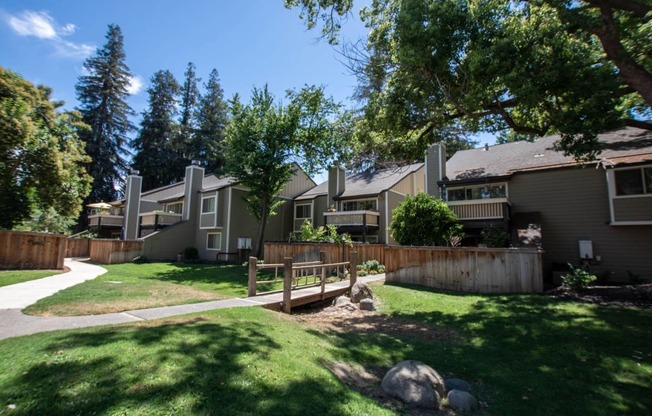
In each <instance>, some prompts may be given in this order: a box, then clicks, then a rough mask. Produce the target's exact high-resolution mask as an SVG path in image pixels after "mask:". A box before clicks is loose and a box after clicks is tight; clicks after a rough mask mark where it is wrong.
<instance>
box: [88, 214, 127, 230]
mask: <svg viewBox="0 0 652 416" xmlns="http://www.w3.org/2000/svg"><path fill="white" fill-rule="evenodd" d="M88 225H89V226H90V227H91V228H107V227H117V228H120V227H122V226H123V225H124V216H122V215H112V214H94V215H89V216H88Z"/></svg>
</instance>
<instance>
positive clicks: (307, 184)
mask: <svg viewBox="0 0 652 416" xmlns="http://www.w3.org/2000/svg"><path fill="white" fill-rule="evenodd" d="M315 186H316V184H315V182H314V181H313V180H312V179H310V177H309V176H308V175H306V173H305V172H304V171H303V170H302V169H300V168H299V169H297V171H296V172H295V174H294V176H292V179H291V180H290V182H288V183H287V185H285V187H284V188H283V189H282V190H281V194H280V195H281V196H284V197H287V198H294V197H296V196H298V195H301V194H302V193H304V192H306V191H308V190H310V189H312V188H314V187H315Z"/></svg>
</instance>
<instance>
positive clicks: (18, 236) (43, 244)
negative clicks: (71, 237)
mask: <svg viewBox="0 0 652 416" xmlns="http://www.w3.org/2000/svg"><path fill="white" fill-rule="evenodd" d="M67 240H68V237H66V236H64V235H59V234H41V233H30V232H22V231H0V269H51V270H62V269H63V258H64V256H65V252H66V247H67Z"/></svg>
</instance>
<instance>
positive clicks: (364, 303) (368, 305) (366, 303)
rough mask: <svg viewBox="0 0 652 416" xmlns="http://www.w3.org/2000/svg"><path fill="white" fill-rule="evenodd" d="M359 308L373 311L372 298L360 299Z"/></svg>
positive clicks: (374, 308) (374, 306)
mask: <svg viewBox="0 0 652 416" xmlns="http://www.w3.org/2000/svg"><path fill="white" fill-rule="evenodd" d="M360 310H361V311H375V310H376V305H374V300H373V299H362V300H361V301H360Z"/></svg>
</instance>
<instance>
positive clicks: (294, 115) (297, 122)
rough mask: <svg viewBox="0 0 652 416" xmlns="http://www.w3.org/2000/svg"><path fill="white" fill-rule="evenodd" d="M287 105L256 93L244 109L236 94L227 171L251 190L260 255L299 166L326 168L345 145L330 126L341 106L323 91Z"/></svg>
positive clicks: (299, 95)
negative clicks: (269, 226) (268, 228)
mask: <svg viewBox="0 0 652 416" xmlns="http://www.w3.org/2000/svg"><path fill="white" fill-rule="evenodd" d="M288 98H289V100H290V103H289V104H288V105H287V106H283V105H282V104H276V103H275V102H274V97H273V96H272V95H271V94H270V93H269V91H268V90H267V86H265V88H263V89H257V88H254V89H253V92H252V97H251V102H250V103H249V104H247V105H244V104H242V103H241V102H240V99H239V97H238V96H237V95H236V96H235V97H234V98H233V101H232V103H231V114H232V119H231V122H230V123H229V125H228V126H227V129H226V140H227V141H226V148H225V149H226V171H227V173H228V174H230V175H232V176H233V177H235V178H236V179H237V180H238V182H240V183H241V184H242V185H244V186H246V187H247V188H249V194H248V197H247V204H248V206H249V209H250V211H251V213H252V214H253V215H254V216H255V218H256V219H257V220H258V222H259V229H258V243H257V244H256V256H257V257H260V253H261V250H262V247H263V240H264V234H265V227H266V225H267V221H268V219H269V217H270V216H271V215H274V214H275V213H276V209H277V208H278V207H279V206H280V205H281V204H283V201H282V200H280V199H279V198H278V195H279V193H280V192H281V190H282V189H283V187H284V186H285V184H286V183H288V181H289V180H290V179H291V177H292V175H293V174H294V172H295V171H296V169H297V168H296V165H295V163H297V164H299V165H300V166H301V167H302V168H303V169H304V170H305V171H306V172H307V173H308V174H311V173H314V172H316V171H318V170H320V169H323V168H325V167H327V166H328V165H329V164H330V162H331V161H332V160H333V158H334V157H335V155H336V154H337V152H338V149H339V148H341V147H342V145H343V143H342V142H343V139H342V138H341V137H339V135H338V134H337V128H336V126H335V125H334V123H333V122H332V120H334V119H336V117H337V115H338V112H339V110H340V106H339V104H336V103H335V102H333V100H332V98H327V97H325V96H324V92H323V90H322V89H321V88H317V87H305V88H303V89H302V90H300V91H298V92H296V91H294V92H291V93H289V94H288Z"/></svg>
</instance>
